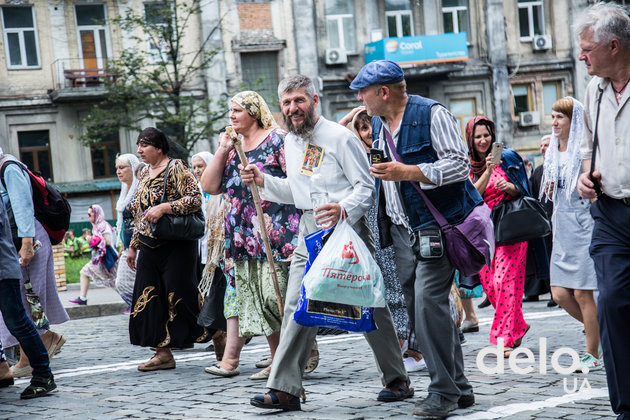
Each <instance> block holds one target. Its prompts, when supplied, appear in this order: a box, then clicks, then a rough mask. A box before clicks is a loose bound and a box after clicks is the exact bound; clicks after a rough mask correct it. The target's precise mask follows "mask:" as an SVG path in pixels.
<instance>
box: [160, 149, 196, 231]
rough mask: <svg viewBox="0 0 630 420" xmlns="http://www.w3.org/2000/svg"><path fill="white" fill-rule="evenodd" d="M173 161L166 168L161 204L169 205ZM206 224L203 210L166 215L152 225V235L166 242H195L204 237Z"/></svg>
mask: <svg viewBox="0 0 630 420" xmlns="http://www.w3.org/2000/svg"><path fill="white" fill-rule="evenodd" d="M171 163H173V161H172V160H171V161H170V162H169V163H168V165H167V166H166V172H165V173H164V190H163V192H162V198H161V199H160V202H159V203H158V204H161V203H168V200H167V198H166V181H167V179H168V169H169V167H170V166H171ZM205 227H206V223H205V219H204V217H203V212H202V211H201V209H199V210H197V211H196V212H195V213H191V214H186V215H184V216H176V215H174V214H164V215H162V217H160V219H159V220H158V221H157V222H155V223H151V233H152V234H153V236H155V237H156V238H157V239H160V240H166V241H193V240H198V239H201V238H202V237H203V234H204V231H205Z"/></svg>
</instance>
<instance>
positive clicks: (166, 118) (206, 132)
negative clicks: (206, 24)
mask: <svg viewBox="0 0 630 420" xmlns="http://www.w3.org/2000/svg"><path fill="white" fill-rule="evenodd" d="M200 3H201V1H200V0H187V1H185V0H171V1H167V2H150V3H144V5H143V7H144V9H143V11H142V12H143V14H142V15H139V14H134V12H133V11H132V10H128V11H127V13H126V14H125V15H124V16H119V17H116V18H114V19H112V23H113V24H114V26H118V27H120V28H121V30H122V31H123V33H126V34H130V38H131V39H132V40H133V42H134V45H135V48H133V49H126V50H124V51H122V53H121V55H120V57H119V58H116V59H113V60H110V62H109V63H108V72H109V73H111V74H115V75H117V77H116V80H115V81H106V82H105V88H106V91H105V95H104V98H103V100H102V101H100V102H98V103H97V104H95V105H94V106H93V107H92V109H91V110H90V112H89V114H88V115H87V116H86V117H85V118H83V119H82V121H81V123H80V124H81V125H82V126H83V128H84V130H83V134H82V136H81V138H80V140H81V141H82V142H83V143H84V144H86V145H88V146H95V145H97V143H98V142H100V141H101V139H102V138H105V137H107V136H108V135H111V134H114V133H117V132H118V129H119V128H120V127H123V128H126V129H129V130H133V131H139V130H141V129H142V128H143V127H141V124H140V123H141V121H142V120H143V119H152V120H155V121H157V125H158V128H160V129H162V130H163V131H164V132H165V133H166V134H167V135H169V137H170V138H171V139H172V140H175V141H176V142H177V143H178V144H180V145H181V146H183V148H184V149H186V152H184V154H187V152H189V151H190V150H191V149H192V148H193V146H194V145H195V143H197V141H199V140H202V139H210V138H211V136H212V134H213V133H215V132H216V130H214V128H213V125H214V124H215V123H216V122H217V121H218V120H221V119H222V118H223V117H224V115H225V111H220V112H218V111H212V109H213V108H212V107H211V104H212V102H213V98H211V97H210V95H209V94H208V92H206V86H205V83H204V78H203V74H204V71H205V70H206V69H207V68H208V67H209V66H210V65H211V64H212V60H213V58H214V57H215V55H216V54H217V52H218V51H217V50H216V49H209V48H207V47H208V43H209V41H210V39H211V37H212V36H213V34H214V33H215V32H216V31H217V29H218V27H214V28H213V29H212V30H210V31H209V33H208V35H207V36H206V37H205V39H203V40H202V41H201V43H200V45H199V48H197V49H195V50H193V51H191V50H190V49H189V48H188V49H186V48H185V46H186V45H187V44H188V45H189V44H190V43H191V39H190V35H187V31H189V28H190V27H191V26H192V25H193V23H195V21H196V22H200V19H199V17H200V14H201V7H200ZM199 25H200V23H199ZM218 105H219V106H217V107H216V108H215V109H221V110H225V109H226V107H225V105H224V104H222V103H219V104H218Z"/></svg>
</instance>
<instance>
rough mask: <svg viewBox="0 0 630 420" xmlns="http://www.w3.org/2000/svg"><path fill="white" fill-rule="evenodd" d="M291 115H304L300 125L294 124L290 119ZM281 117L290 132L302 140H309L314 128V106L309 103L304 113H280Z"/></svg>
mask: <svg viewBox="0 0 630 420" xmlns="http://www.w3.org/2000/svg"><path fill="white" fill-rule="evenodd" d="M293 115H302V116H304V121H303V122H302V124H301V125H299V126H295V125H293V122H292V121H291V117H292V116H293ZM282 119H283V120H284V125H285V126H286V127H287V130H289V132H290V133H293V134H295V135H296V136H299V137H302V138H303V139H304V140H310V139H311V137H312V135H313V129H314V128H315V123H316V122H317V121H315V107H314V106H313V104H311V105H310V106H309V108H308V110H307V111H306V112H304V113H302V111H298V112H296V113H293V114H289V115H285V114H282Z"/></svg>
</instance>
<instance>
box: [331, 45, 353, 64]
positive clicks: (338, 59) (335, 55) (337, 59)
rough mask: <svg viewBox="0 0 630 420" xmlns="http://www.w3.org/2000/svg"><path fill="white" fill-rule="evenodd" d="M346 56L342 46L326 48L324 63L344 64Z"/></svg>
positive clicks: (346, 60)
mask: <svg viewBox="0 0 630 420" xmlns="http://www.w3.org/2000/svg"><path fill="white" fill-rule="evenodd" d="M347 62H348V56H347V55H346V50H344V49H343V48H328V49H327V50H326V64H328V65H333V64H346V63H347Z"/></svg>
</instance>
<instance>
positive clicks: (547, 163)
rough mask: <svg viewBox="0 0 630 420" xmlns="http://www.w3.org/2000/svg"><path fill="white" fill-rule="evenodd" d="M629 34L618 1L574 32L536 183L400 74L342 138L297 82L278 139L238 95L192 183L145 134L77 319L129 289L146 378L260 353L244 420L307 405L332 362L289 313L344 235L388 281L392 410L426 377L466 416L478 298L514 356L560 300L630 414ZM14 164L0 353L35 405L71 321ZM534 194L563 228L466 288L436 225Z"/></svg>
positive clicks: (96, 219)
mask: <svg viewBox="0 0 630 420" xmlns="http://www.w3.org/2000/svg"><path fill="white" fill-rule="evenodd" d="M629 34H630V18H629V17H628V15H627V14H626V13H625V12H624V9H623V8H622V7H620V6H615V5H611V4H596V5H594V6H592V7H590V8H589V9H587V10H586V11H585V12H584V14H583V15H582V17H581V18H580V19H579V21H578V24H577V26H576V35H577V36H578V38H579V40H580V48H581V53H580V56H579V58H580V60H582V61H584V62H585V64H586V66H587V70H588V73H589V74H590V75H592V76H594V77H593V79H592V81H591V82H590V84H589V86H588V89H587V94H586V97H585V98H584V104H583V103H582V102H580V101H579V100H578V99H576V98H572V97H565V98H562V99H559V100H558V101H556V102H555V103H554V104H553V107H552V114H551V118H552V133H551V134H550V135H549V136H545V137H543V139H542V140H541V152H542V154H543V157H544V163H543V165H541V167H539V168H536V169H535V170H534V171H532V168H531V164H529V165H528V163H529V162H524V160H523V159H522V158H521V156H520V155H519V154H518V153H517V152H516V151H514V150H512V149H509V148H507V147H505V145H503V142H502V139H500V138H498V137H497V132H496V130H495V123H494V122H493V121H492V120H491V119H490V118H488V117H486V116H483V115H478V116H474V117H472V118H470V119H469V120H468V121H467V123H466V126H465V132H464V133H462V132H461V130H460V126H459V122H458V120H456V119H455V117H454V116H453V115H452V114H451V113H450V112H449V110H448V109H447V108H446V107H445V106H443V105H442V104H440V103H438V102H436V101H434V100H432V99H429V98H425V97H422V96H418V95H413V94H409V93H407V87H406V81H405V77H404V73H403V70H402V69H401V67H400V66H399V65H398V64H396V63H394V62H392V61H387V60H379V61H373V62H371V63H368V64H366V65H365V66H364V67H363V68H362V69H361V70H360V72H359V73H358V74H357V75H356V77H355V78H354V79H353V81H352V83H351V84H350V89H352V90H354V91H356V94H357V99H358V100H359V101H360V102H362V105H361V106H359V107H357V108H355V109H353V110H352V111H351V112H350V113H349V114H348V115H346V116H345V117H344V118H343V119H342V120H341V121H339V122H338V123H337V122H334V121H329V120H327V119H326V118H324V117H323V116H322V115H320V114H319V113H318V112H317V110H316V108H317V105H318V103H319V96H318V94H317V93H316V91H315V87H314V85H313V82H312V80H311V79H310V78H309V77H306V76H303V75H295V76H290V77H287V78H285V79H284V80H282V81H281V82H280V84H279V86H278V98H279V102H280V109H281V114H282V121H281V124H282V126H283V127H284V128H280V126H279V124H278V122H277V121H276V120H275V119H274V117H273V115H272V113H271V112H270V109H269V107H268V106H267V104H266V103H265V100H264V99H263V98H262V97H261V96H260V95H259V94H258V93H256V92H253V91H243V92H240V93H238V94H236V95H235V96H234V97H232V98H231V100H230V102H229V121H230V127H228V130H227V131H225V132H222V133H221V134H220V136H219V143H218V148H217V150H216V151H215V154H214V155H213V154H211V153H209V152H200V153H197V154H195V155H194V156H192V158H191V162H190V164H191V167H190V168H189V165H188V162H186V161H183V160H180V159H173V158H171V157H170V154H169V151H170V149H171V146H170V144H171V143H170V140H169V139H168V138H167V136H166V135H165V134H164V133H163V132H162V131H160V130H158V129H156V128H152V127H149V128H146V129H144V130H142V132H141V133H140V134H139V135H138V137H137V141H136V144H137V155H138V156H139V158H138V157H137V156H136V155H134V154H124V155H121V156H119V157H118V159H117V160H116V168H117V175H118V177H119V179H120V181H121V192H120V197H119V199H118V202H117V204H116V213H117V215H116V216H117V224H116V227H115V228H114V227H112V226H111V225H110V224H109V223H107V221H105V218H104V212H103V209H102V208H101V207H100V206H99V205H96V204H94V205H92V206H90V207H89V209H88V212H87V214H88V217H89V220H90V222H91V224H92V229H91V230H89V231H88V230H85V231H84V232H83V235H82V237H81V238H83V239H81V238H75V236H74V232H72V231H69V232H68V233H67V235H66V238H65V239H64V242H63V247H64V252H65V255H66V256H67V257H69V258H72V257H76V256H78V255H83V254H84V253H86V252H89V253H90V255H91V259H90V261H89V262H88V263H87V264H86V265H85V266H84V267H83V269H82V270H81V273H80V274H81V279H80V283H81V292H80V296H79V297H77V298H76V299H74V300H73V301H72V302H74V303H76V304H80V305H85V304H87V291H88V287H89V284H90V281H93V280H98V281H100V282H102V283H104V284H106V285H108V286H110V287H115V288H116V290H117V291H118V292H119V293H120V295H121V297H122V299H123V300H124V301H125V302H126V303H127V304H128V305H129V336H130V341H131V344H133V345H137V346H142V347H147V348H151V349H152V350H153V351H154V352H155V353H154V355H153V356H152V357H150V358H149V359H148V360H147V361H146V362H144V363H142V364H140V365H139V366H138V370H139V371H143V372H145V371H157V370H164V369H173V368H175V367H176V363H175V358H174V357H173V353H172V350H173V349H186V348H190V347H192V346H193V345H194V344H195V343H205V342H208V341H210V340H211V339H212V340H213V343H214V349H215V352H216V359H217V363H216V364H213V365H211V366H208V367H206V368H205V372H207V373H209V374H211V375H213V376H215V377H224V378H225V377H232V376H235V375H239V374H240V368H239V365H240V353H241V350H242V348H243V346H244V344H245V342H246V340H247V339H248V338H249V337H252V336H265V337H266V338H267V342H268V345H269V352H270V356H269V357H267V358H265V359H263V360H261V361H260V362H259V363H257V366H258V367H259V368H260V369H261V370H260V371H259V372H257V373H255V374H254V375H252V376H251V377H250V379H252V380H266V381H267V388H268V389H269V390H268V392H266V393H262V394H256V395H253V396H252V398H251V404H252V405H254V406H256V407H260V408H266V409H279V410H299V409H300V408H301V402H300V397H303V387H302V377H303V373H304V372H310V371H312V370H314V369H315V368H316V367H317V364H318V360H319V350H318V348H317V342H316V335H317V333H318V328H317V327H316V326H306V325H302V324H300V323H298V322H296V320H295V319H294V316H293V315H294V312H295V311H296V307H297V306H298V301H299V300H300V299H301V288H302V277H303V275H304V271H305V267H306V266H307V261H308V260H309V255H308V251H307V247H306V243H305V238H306V237H308V236H309V235H311V234H313V233H315V232H318V231H319V230H320V228H321V229H329V228H332V227H334V226H336V225H337V224H338V223H339V222H340V221H341V220H342V219H344V220H345V221H346V222H347V223H349V224H350V225H351V226H352V227H353V228H354V230H355V231H356V233H357V234H358V236H359V237H360V238H361V240H362V241H363V242H364V243H365V245H366V246H367V248H368V249H369V252H370V253H371V254H372V255H373V256H374V257H375V258H376V262H377V264H378V266H379V268H380V271H381V273H382V274H383V277H384V283H385V297H386V301H387V305H386V306H385V307H376V308H374V310H373V317H374V321H375V323H376V325H377V328H376V329H375V330H372V331H370V332H367V333H365V338H366V341H367V343H368V345H369V346H370V348H371V350H372V352H373V353H374V357H375V362H376V365H377V367H378V373H379V375H380V379H381V382H382V384H383V389H382V390H381V391H380V392H379V394H378V395H377V399H378V400H379V401H383V402H392V401H401V400H404V399H407V398H411V397H412V396H413V395H414V388H413V387H412V386H411V381H410V377H409V372H413V371H416V370H420V369H424V368H426V369H427V370H428V373H429V376H430V384H429V386H428V389H427V390H426V391H427V395H426V398H424V399H422V400H420V401H419V402H418V403H417V404H416V408H415V411H414V415H418V416H428V417H445V416H447V415H448V414H449V413H450V412H452V411H453V410H456V409H457V408H465V407H469V406H471V405H473V404H474V402H475V396H474V392H473V387H472V385H471V383H470V382H469V380H468V379H467V378H466V375H465V374H464V362H463V354H462V348H461V343H462V341H463V336H462V333H463V332H466V333H472V332H478V331H479V324H478V320H477V317H476V314H475V313H474V307H473V305H472V301H471V297H479V296H480V293H481V290H483V292H484V293H485V295H486V297H487V301H488V303H489V304H490V305H492V307H493V309H494V319H493V321H492V325H491V327H490V331H489V342H490V343H491V344H493V345H500V346H502V347H501V350H502V351H503V355H504V356H505V357H506V358H508V357H510V355H511V354H512V353H513V351H514V349H516V348H517V347H519V346H520V345H521V343H522V342H523V339H524V337H525V336H526V334H527V333H528V331H529V329H530V327H531V325H530V324H529V323H528V322H527V320H526V319H525V317H524V314H523V310H522V304H523V300H524V298H525V301H531V300H537V298H538V295H540V294H542V293H545V292H547V291H550V292H551V295H552V297H553V300H552V302H550V303H553V304H554V305H555V304H556V303H557V304H558V305H559V306H560V307H561V308H562V309H564V310H566V311H567V312H568V313H569V314H570V315H571V316H572V317H573V318H575V319H576V320H578V321H579V322H581V323H582V324H583V325H584V334H585V341H586V342H585V351H584V353H583V357H582V359H581V361H580V366H579V370H582V371H584V372H588V371H592V370H596V369H601V368H602V367H605V368H606V373H607V379H608V384H609V392H610V399H611V404H612V406H613V410H614V411H615V412H616V413H618V414H619V415H620V417H619V418H621V419H623V418H628V416H629V415H630V394H629V392H628V390H629V389H630V386H626V385H629V384H628V378H627V377H626V376H625V372H626V370H625V368H626V367H629V366H628V358H627V357H626V356H627V353H628V350H629V347H630V339H629V338H628V337H630V334H627V332H628V326H627V320H628V319H630V313H628V308H629V305H628V302H630V296H629V295H628V293H630V292H629V291H630V258H629V257H628V256H629V255H630V232H629V231H628V229H629V226H630V225H629V224H628V223H627V220H629V219H630V187H628V185H630V183H629V182H630V163H628V162H630V152H629V151H628V150H630V149H628V147H627V143H628V141H630V139H628V135H627V133H629V132H630V130H628V129H630V127H628V121H630V115H627V114H628V112H630V111H628V108H627V107H625V105H626V104H627V102H628V100H629V98H630V89H627V85H628V80H630V65H629V64H628V63H630V35H629ZM600 111H601V112H600ZM348 128H349V129H348ZM232 131H233V133H234V134H233V133H231V132H232ZM234 136H236V137H234ZM0 156H1V157H2V160H3V162H4V161H5V160H12V161H15V163H16V164H15V165H10V166H9V168H8V169H7V170H6V171H5V172H4V179H3V183H2V186H1V187H0V194H1V196H2V203H1V204H2V205H1V206H0V217H1V218H2V219H1V220H0V222H2V223H0V225H1V226H2V229H3V230H2V236H0V257H1V258H2V268H1V269H0V274H2V279H1V280H2V281H0V290H1V293H0V304H1V305H0V309H1V310H2V317H0V340H1V342H2V344H3V345H4V346H14V345H17V344H19V345H21V351H20V359H19V361H18V362H17V364H16V365H15V366H12V367H11V369H10V370H9V369H8V365H7V364H6V361H5V360H4V359H3V358H2V357H3V356H4V355H3V352H2V350H1V347H0V387H2V386H7V385H8V384H10V383H12V382H13V379H12V378H13V377H20V376H30V375H32V381H31V385H30V386H29V387H28V388H27V389H26V390H25V391H24V392H23V394H22V396H23V397H24V398H29V397H33V396H39V395H42V394H45V393H47V392H50V391H52V390H53V389H54V388H55V384H54V380H53V376H52V373H51V371H50V368H49V365H48V360H49V357H50V358H52V356H53V355H54V354H56V353H58V352H59V351H60V349H61V347H62V346H63V344H64V342H65V338H64V337H63V336H61V335H60V334H57V333H54V332H53V331H51V330H50V325H55V324H59V323H62V322H65V321H66V320H68V316H67V314H66V312H65V311H64V310H63V306H62V305H61V303H60V301H59V298H58V296H57V292H56V288H55V280H54V274H53V271H52V248H51V243H50V240H49V239H48V235H47V234H46V232H45V231H44V229H43V228H42V226H41V224H40V223H39V222H38V221H37V219H36V218H35V217H34V214H33V210H32V207H33V205H32V202H30V201H29V200H30V194H29V191H30V190H29V189H30V186H29V185H28V184H27V179H26V178H25V175H24V171H23V167H22V164H21V163H20V162H19V161H17V160H16V159H15V158H14V157H12V156H9V155H4V154H2V153H1V151H0ZM375 156H376V157H378V159H377V160H373V158H374V157H375ZM241 159H247V161H246V162H244V161H241ZM317 173H322V174H325V177H326V185H325V189H326V195H327V202H325V203H323V204H322V203H315V202H314V201H313V200H312V198H311V194H310V193H311V191H312V190H313V188H314V187H313V180H312V179H311V176H313V174H317ZM320 187H321V186H320ZM532 197H533V198H535V199H538V200H540V201H541V202H542V204H543V205H544V206H545V208H544V209H543V210H542V211H543V218H544V217H548V218H549V223H550V226H551V232H552V233H551V234H550V235H549V236H548V237H547V238H543V237H536V238H532V239H527V240H514V241H502V242H497V243H496V244H495V245H496V247H495V251H494V256H493V259H492V261H491V262H490V263H489V264H488V265H487V266H486V267H484V268H482V269H481V271H480V272H479V273H478V274H476V275H473V276H467V277H464V276H462V275H460V273H459V272H458V270H457V269H456V267H455V266H454V265H453V263H452V262H451V259H450V258H449V254H448V253H449V252H453V251H452V250H450V248H449V247H447V246H446V245H447V244H446V242H445V241H446V240H447V239H448V238H447V237H446V236H445V234H444V233H443V232H442V231H441V230H440V228H439V226H438V225H437V222H436V218H435V216H434V214H435V211H437V212H439V213H441V214H442V216H443V218H444V219H446V221H447V222H448V223H449V224H451V225H455V224H459V223H461V222H462V221H463V220H465V219H466V218H467V216H468V215H469V214H470V213H471V212H472V211H473V209H475V208H477V207H478V206H487V207H488V208H489V209H490V210H492V209H495V210H496V209H498V208H500V207H501V206H506V205H511V204H515V203H516V202H517V200H521V201H523V200H524V199H525V198H527V199H531V198H532ZM200 214H201V217H199V215H200ZM9 220H10V221H9ZM199 220H202V222H201V221H199ZM200 223H201V224H202V225H200ZM11 228H14V229H13V232H12V231H11ZM177 229H181V230H183V231H185V232H187V233H188V234H189V236H186V235H183V234H179V235H178V234H177V232H175V231H176V230H177ZM193 232H194V233H193ZM35 244H37V246H34V245H35ZM267 247H269V248H270V249H267ZM119 251H121V254H120V256H119ZM18 258H19V259H20V262H19V265H21V267H20V266H18ZM5 261H6V264H5ZM531 273H533V274H531ZM20 279H21V280H20ZM20 281H21V282H22V283H24V282H30V284H31V285H32V287H33V289H34V291H35V292H36V293H37V295H38V296H39V299H40V301H41V303H42V306H43V308H44V312H45V314H46V317H47V319H48V321H49V323H48V324H46V325H45V326H43V325H41V324H40V323H38V322H36V321H38V320H35V319H33V320H32V321H33V322H30V321H29V320H28V318H27V317H26V313H25V312H24V310H23V308H22V307H21V306H25V307H28V306H27V305H28V303H27V301H26V298H25V293H24V290H20ZM457 286H459V289H460V290H461V291H462V293H458V291H457V290H458V289H457ZM596 292H599V297H598V299H597V302H596V300H595V294H596ZM20 303H23V305H20ZM462 308H463V312H464V314H462ZM36 326H37V328H36ZM40 327H41V328H40ZM629 369H630V367H629Z"/></svg>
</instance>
